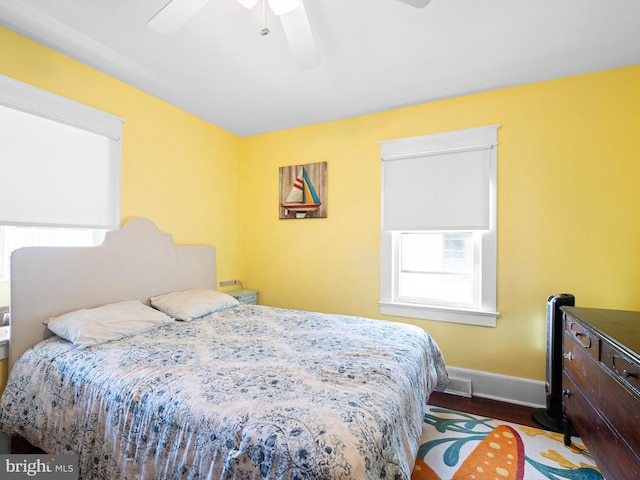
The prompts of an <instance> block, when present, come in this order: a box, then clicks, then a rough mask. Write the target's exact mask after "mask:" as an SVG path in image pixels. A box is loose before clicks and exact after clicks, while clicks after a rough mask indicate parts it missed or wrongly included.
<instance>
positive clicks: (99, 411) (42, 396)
mask: <svg viewBox="0 0 640 480" xmlns="http://www.w3.org/2000/svg"><path fill="white" fill-rule="evenodd" d="M446 379H447V374H446V369H445V366H444V361H443V359H442V356H441V354H440V351H439V350H438V347H437V345H436V344H435V343H434V341H433V340H432V339H431V337H430V336H429V335H427V334H426V333H425V332H424V331H423V330H422V329H420V328H418V327H415V326H411V325H406V324H400V323H391V322H385V321H380V320H369V319H363V318H358V317H349V316H339V315H328V314H321V313H310V312H301V311H294V310H284V309H277V308H270V307H265V306H259V305H238V306H235V307H231V308H228V309H225V310H222V311H219V312H215V313H213V314H210V315H208V316H206V317H204V318H202V319H199V320H194V321H192V322H189V323H184V322H173V323H170V324H168V325H164V326H161V327H158V328H155V329H153V330H150V331H146V332H143V333H139V334H136V335H133V336H130V337H126V338H123V339H120V340H117V341H112V342H109V343H105V344H101V345H97V346H92V347H88V348H84V349H82V348H74V347H73V346H72V344H70V343H69V342H67V341H65V340H62V339H60V338H58V337H52V338H49V339H47V340H45V341H44V342H42V343H40V344H38V345H36V346H35V347H33V348H32V349H30V350H29V351H28V352H26V353H25V354H24V355H23V356H22V358H21V359H20V360H19V361H18V362H17V363H16V365H15V366H14V368H13V369H12V371H11V374H10V377H9V381H8V384H7V387H6V390H5V392H4V394H3V396H2V399H1V401H0V429H1V430H3V431H4V432H6V433H9V434H18V435H21V436H23V437H25V438H26V439H27V440H28V441H29V442H31V443H32V444H33V445H35V446H38V447H40V448H42V449H43V450H44V451H46V452H48V453H51V454H65V453H76V454H79V455H80V473H81V478H95V479H101V480H103V479H131V480H138V479H143V478H148V479H174V478H175V479H177V478H181V479H182V478H193V479H195V478H197V479H218V478H220V479H261V478H265V479H267V478H268V479H375V480H380V479H384V478H387V479H408V478H409V477H410V474H411V470H412V468H413V464H414V461H415V458H416V453H417V449H418V440H419V438H420V434H421V429H422V421H423V416H424V414H425V412H426V399H427V398H428V396H429V394H430V392H431V391H433V390H434V389H439V390H441V389H444V387H445V384H446Z"/></svg>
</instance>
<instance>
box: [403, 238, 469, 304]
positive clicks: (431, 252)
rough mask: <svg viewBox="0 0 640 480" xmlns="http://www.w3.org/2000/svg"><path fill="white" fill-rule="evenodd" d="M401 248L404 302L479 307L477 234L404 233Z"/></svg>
mask: <svg viewBox="0 0 640 480" xmlns="http://www.w3.org/2000/svg"><path fill="white" fill-rule="evenodd" d="M399 247H400V252H399V256H400V273H399V279H398V297H399V298H400V299H401V300H403V301H410V302H419V303H424V302H427V303H430V304H432V305H451V306H467V307H473V306H476V305H478V303H479V302H478V298H477V295H476V290H477V289H476V288H475V284H476V278H477V276H478V275H477V273H476V272H475V268H474V267H475V265H476V264H478V263H479V262H476V261H475V259H474V235H473V232H403V233H401V234H400V242H399Z"/></svg>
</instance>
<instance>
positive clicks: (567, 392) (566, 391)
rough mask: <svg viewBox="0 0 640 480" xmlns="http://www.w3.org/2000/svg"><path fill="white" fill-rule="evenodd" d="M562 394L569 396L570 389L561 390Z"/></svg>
mask: <svg viewBox="0 0 640 480" xmlns="http://www.w3.org/2000/svg"><path fill="white" fill-rule="evenodd" d="M562 395H563V396H565V397H567V398H569V397H570V396H571V391H570V390H569V389H568V388H565V389H564V390H562Z"/></svg>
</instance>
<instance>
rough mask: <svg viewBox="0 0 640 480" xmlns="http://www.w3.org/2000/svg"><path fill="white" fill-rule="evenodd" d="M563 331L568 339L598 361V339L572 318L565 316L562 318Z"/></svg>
mask: <svg viewBox="0 0 640 480" xmlns="http://www.w3.org/2000/svg"><path fill="white" fill-rule="evenodd" d="M564 329H565V332H566V333H567V334H568V335H569V337H571V338H572V339H573V340H574V341H575V342H576V343H577V344H578V345H580V346H581V347H582V348H583V349H584V351H585V352H587V353H589V355H591V356H592V357H593V358H595V359H600V339H599V338H598V336H597V335H596V334H595V333H594V332H593V331H591V330H590V329H589V328H587V327H585V326H584V325H583V324H582V323H580V322H578V321H577V320H576V319H575V318H573V317H572V316H570V315H566V314H565V318H564Z"/></svg>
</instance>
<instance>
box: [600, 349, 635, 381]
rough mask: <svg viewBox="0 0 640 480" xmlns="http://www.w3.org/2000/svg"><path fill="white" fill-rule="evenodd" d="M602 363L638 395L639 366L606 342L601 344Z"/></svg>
mask: <svg viewBox="0 0 640 480" xmlns="http://www.w3.org/2000/svg"><path fill="white" fill-rule="evenodd" d="M602 363H603V364H604V365H606V367H607V368H608V369H609V370H611V372H612V373H613V375H614V376H616V377H617V378H618V379H619V380H620V381H621V382H622V383H623V384H625V385H626V386H627V387H629V388H631V389H632V390H633V391H634V392H635V393H636V394H640V365H638V364H637V363H636V362H635V361H633V360H632V359H631V358H629V357H628V356H627V355H625V354H623V353H622V352H620V351H619V350H617V349H615V348H613V347H612V346H611V345H609V344H608V343H606V342H603V344H602Z"/></svg>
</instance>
